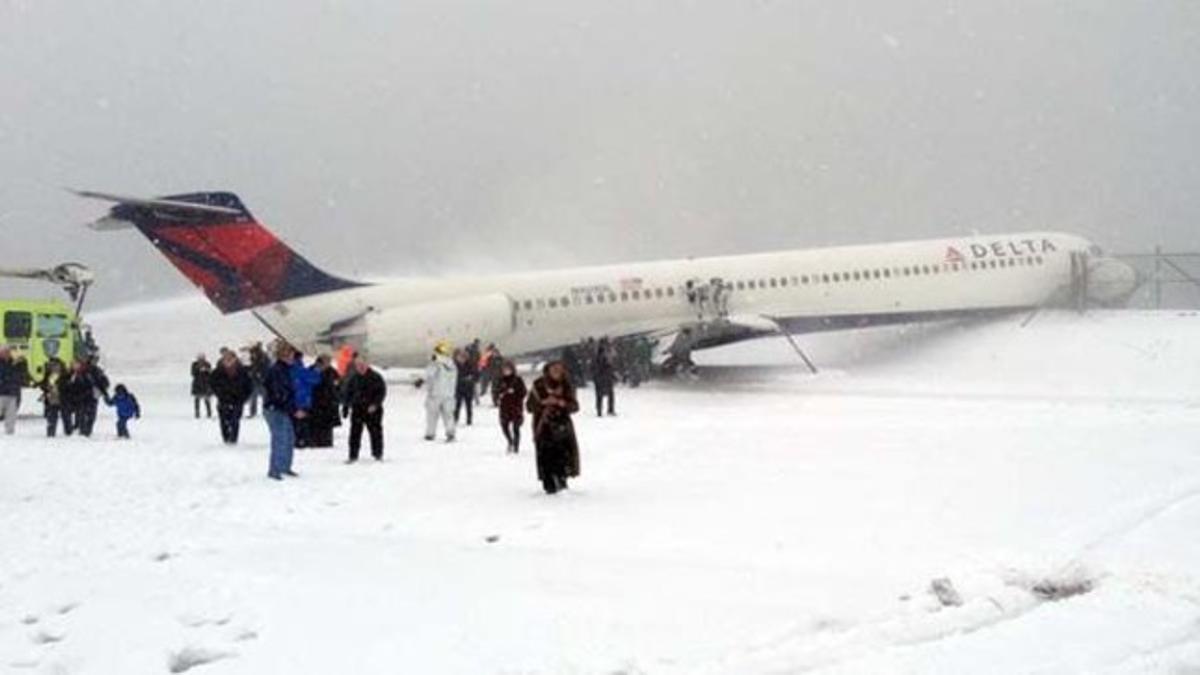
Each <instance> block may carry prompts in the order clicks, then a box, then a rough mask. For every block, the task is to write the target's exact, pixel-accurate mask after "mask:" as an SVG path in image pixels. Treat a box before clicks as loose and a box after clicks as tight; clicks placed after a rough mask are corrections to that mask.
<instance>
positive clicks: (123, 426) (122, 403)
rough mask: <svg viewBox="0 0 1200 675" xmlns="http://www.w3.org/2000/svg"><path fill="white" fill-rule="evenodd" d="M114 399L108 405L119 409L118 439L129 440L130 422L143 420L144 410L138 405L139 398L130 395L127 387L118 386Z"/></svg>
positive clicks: (109, 400)
mask: <svg viewBox="0 0 1200 675" xmlns="http://www.w3.org/2000/svg"><path fill="white" fill-rule="evenodd" d="M113 391H114V392H115V393H114V394H113V397H112V398H110V399H108V401H106V403H108V405H110V406H112V407H114V408H116V409H117V437H118V438H129V420H130V419H131V418H134V417H136V418H138V419H141V418H142V408H141V406H139V405H138V400H137V397H136V396H134V395H133V394H131V393H129V390H128V389H126V388H125V385H123V384H118V385H117V387H116V389H114V390H113Z"/></svg>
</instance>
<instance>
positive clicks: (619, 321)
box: [254, 232, 1135, 367]
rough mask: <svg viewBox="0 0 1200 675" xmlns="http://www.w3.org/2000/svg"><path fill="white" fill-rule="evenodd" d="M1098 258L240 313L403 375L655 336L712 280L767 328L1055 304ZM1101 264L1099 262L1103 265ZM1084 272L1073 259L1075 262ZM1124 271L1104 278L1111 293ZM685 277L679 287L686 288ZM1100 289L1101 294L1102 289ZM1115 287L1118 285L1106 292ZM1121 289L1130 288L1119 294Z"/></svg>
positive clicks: (676, 321)
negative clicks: (476, 356) (472, 345)
mask: <svg viewBox="0 0 1200 675" xmlns="http://www.w3.org/2000/svg"><path fill="white" fill-rule="evenodd" d="M1089 253H1090V254H1091V255H1092V258H1091V260H1092V261H1093V264H1094V263H1095V262H1096V260H1097V258H1095V256H1096V255H1097V253H1098V250H1097V249H1095V247H1093V246H1091V244H1090V243H1089V242H1088V241H1086V240H1084V239H1082V238H1080V237H1077V236H1073V235H1069V234H1061V233H1054V232H1030V233H1021V234H1013V235H1001V236H995V237H970V238H953V239H941V240H929V241H918V242H901V243H891V244H878V245H863V246H845V247H836V248H824V249H809V250H797V251H784V252H777V253H761V254H753V255H738V256H725V257H713V258H697V259H688V260H670V261H661V262H645V263H631V264H626V265H611V266H603V267H584V268H576V269H565V270H558V271H545V272H530V273H522V274H510V275H504V276H496V277H490V278H465V279H444V280H439V279H426V280H403V281H395V282H389V283H382V284H378V285H373V286H366V287H362V288H356V289H351V290H345V291H337V292H333V293H327V294H323V295H319V296H312V297H307V298H301V299H297V300H291V301H287V302H284V303H277V304H274V305H269V306H263V307H259V308H256V309H255V310H254V312H255V314H257V315H258V316H259V317H260V318H261V319H262V320H263V321H264V322H265V323H267V324H268V325H270V326H271V327H272V328H273V329H275V330H276V331H278V332H280V333H281V334H282V335H284V336H285V337H287V338H288V339H289V340H292V341H295V342H297V343H299V344H305V345H313V344H317V343H326V344H331V345H336V344H337V343H339V342H348V343H354V344H356V345H357V346H359V347H365V348H366V349H367V350H368V351H369V352H370V355H371V358H372V359H373V360H374V361H375V362H377V363H379V364H381V365H388V366H408V367H415V366H420V365H423V364H424V363H425V362H426V361H427V360H428V358H429V351H430V349H431V347H432V346H433V344H435V343H436V342H437V341H439V340H442V339H448V340H450V341H452V342H454V343H456V344H462V343H465V342H466V341H469V340H471V339H474V338H476V337H478V338H481V339H482V340H483V341H484V342H494V343H496V345H497V346H498V347H499V348H500V349H501V351H502V352H503V353H505V354H510V355H517V354H524V353H532V352H539V351H543V350H547V349H552V348H555V347H559V346H562V345H566V344H570V343H574V342H577V341H578V340H580V339H582V338H585V337H589V336H591V337H599V336H605V335H607V336H613V337H616V336H623V335H632V334H639V333H654V332H659V333H669V332H673V331H676V330H678V329H679V328H680V327H683V326H687V325H689V324H696V323H698V322H704V321H710V320H714V319H717V318H718V317H717V316H716V314H715V311H716V310H715V309H714V307H715V303H711V304H708V305H707V307H708V309H706V306H705V305H702V304H698V303H697V302H695V299H696V298H695V295H696V289H698V288H701V287H704V288H705V289H706V292H707V291H708V289H710V288H711V287H708V286H703V285H704V284H707V283H709V282H712V281H713V280H721V284H722V285H723V286H724V287H725V288H727V289H728V290H727V291H725V292H724V293H725V298H726V299H725V300H724V302H723V303H722V312H721V314H722V316H723V317H724V318H725V320H728V321H730V322H732V323H734V324H737V323H739V322H740V321H743V320H745V321H749V322H753V321H761V320H763V319H767V320H770V321H772V322H776V323H778V325H781V326H789V325H790V326H794V327H796V328H794V329H795V330H797V331H801V330H807V329H806V328H803V326H809V325H815V324H816V323H819V322H820V321H822V320H834V321H837V320H841V324H845V323H847V320H849V322H853V321H855V320H857V319H861V320H862V321H863V323H864V324H867V323H871V322H872V319H877V318H880V317H893V318H894V319H895V320H900V321H903V320H920V319H922V318H928V317H930V316H940V315H946V314H951V313H955V312H966V311H975V310H1002V309H1020V308H1033V307H1040V306H1045V305H1048V304H1052V303H1054V302H1056V301H1059V300H1063V299H1066V298H1067V297H1068V296H1069V294H1070V292H1071V289H1072V288H1073V287H1075V286H1078V284H1079V283H1080V280H1081V279H1083V280H1085V283H1086V279H1087V276H1086V274H1082V273H1081V269H1080V265H1081V263H1080V261H1081V260H1087V259H1088V255H1089ZM1103 260H1104V261H1106V262H1114V261H1111V259H1103ZM1086 265H1087V263H1083V266H1084V267H1086ZM1126 276H1128V281H1129V283H1135V282H1133V281H1132V274H1130V275H1124V274H1123V273H1118V274H1117V277H1120V280H1121V281H1120V283H1121V285H1126V284H1125V281H1126ZM689 282H691V284H692V285H691V287H690V288H689ZM1110 290H1111V289H1110ZM1118 290H1123V289H1118ZM1130 290H1131V289H1130Z"/></svg>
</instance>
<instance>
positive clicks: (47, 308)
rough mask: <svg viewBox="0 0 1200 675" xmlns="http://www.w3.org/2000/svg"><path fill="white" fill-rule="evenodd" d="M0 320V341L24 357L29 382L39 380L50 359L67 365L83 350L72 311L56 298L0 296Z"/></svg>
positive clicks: (20, 356)
mask: <svg viewBox="0 0 1200 675" xmlns="http://www.w3.org/2000/svg"><path fill="white" fill-rule="evenodd" d="M0 323H2V324H3V328H4V336H3V337H2V338H0V344H5V345H8V346H9V348H10V349H11V350H12V352H13V355H14V357H15V358H17V359H24V360H25V363H26V365H27V367H28V369H29V381H30V383H31V384H32V383H36V382H40V381H41V379H42V376H43V375H44V374H45V373H46V364H47V363H49V362H50V361H51V360H52V359H58V360H60V361H62V362H63V364H64V365H69V364H70V363H71V362H72V361H74V360H75V358H76V357H77V356H79V355H81V354H84V353H85V351H86V348H85V342H84V340H83V336H82V333H81V331H80V327H79V320H78V318H77V317H76V316H75V312H74V311H73V310H71V309H70V308H69V307H67V306H66V304H64V303H62V302H59V301H57V300H0Z"/></svg>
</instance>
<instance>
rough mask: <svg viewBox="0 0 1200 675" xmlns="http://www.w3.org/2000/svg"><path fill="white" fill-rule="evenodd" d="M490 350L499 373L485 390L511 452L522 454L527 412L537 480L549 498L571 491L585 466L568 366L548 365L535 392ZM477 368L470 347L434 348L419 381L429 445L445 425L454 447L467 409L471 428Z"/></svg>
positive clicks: (491, 363)
mask: <svg viewBox="0 0 1200 675" xmlns="http://www.w3.org/2000/svg"><path fill="white" fill-rule="evenodd" d="M490 350H491V351H492V354H491V356H490V357H489V358H488V360H487V361H486V364H487V365H488V366H490V367H492V368H494V374H493V375H491V376H490V377H489V379H488V382H487V387H486V389H487V390H488V391H490V393H491V397H492V402H493V404H494V405H495V407H496V408H497V410H498V411H499V421H500V429H501V431H502V432H503V434H504V439H505V441H506V442H507V444H508V445H507V452H509V453H510V454H519V453H520V451H521V429H522V427H523V426H524V424H525V413H526V412H528V413H530V414H531V415H532V416H533V420H532V422H533V442H534V447H535V450H536V459H537V475H538V480H539V481H541V483H542V487H543V489H544V490H545V491H546V492H547V493H548V494H554V493H556V492H558V491H560V490H564V489H566V488H567V480H568V479H569V478H574V477H576V476H578V475H579V466H580V463H579V443H578V440H577V438H576V436H575V427H574V424H573V423H572V422H571V415H574V414H575V413H577V412H579V401H578V399H577V398H576V396H575V387H574V386H573V385H572V384H571V378H570V375H569V373H568V370H567V367H566V363H565V362H564V361H562V360H555V361H552V362H550V363H548V364H546V366H545V367H544V368H543V369H542V376H541V377H540V378H538V379H537V380H535V381H534V383H533V386H532V387H526V385H525V381H524V380H523V379H522V378H521V376H520V374H519V373H518V372H517V367H516V364H515V363H513V362H512V361H508V360H505V359H504V358H503V357H502V356H501V355H500V353H499V351H496V350H495V348H494V347H491V348H490ZM485 353H486V352H485ZM476 363H478V361H477V360H475V359H474V358H473V355H472V354H471V351H470V348H469V347H468V348H466V349H460V350H454V348H453V347H452V346H451V345H450V343H448V342H444V341H443V342H440V343H438V344H437V345H436V346H435V347H434V350H433V356H432V358H431V359H430V362H429V364H428V365H427V366H426V367H425V373H424V376H423V377H422V378H421V379H420V380H418V381H417V386H418V387H424V388H425V440H426V441H434V440H436V438H437V431H438V425H439V422H440V423H441V426H442V430H443V433H444V434H445V440H446V442H447V443H453V442H454V440H455V433H456V429H457V420H458V414H457V413H458V412H459V411H460V410H462V409H463V407H464V405H465V406H467V408H466V409H467V410H468V415H467V423H468V424H470V423H471V413H470V411H471V407H470V406H472V405H473V404H474V402H475V400H476V399H477V397H478V395H479V392H480V388H479V387H477V386H476V384H475V380H474V379H473V378H474V376H475V373H477V372H479V371H477V370H476V368H475V367H474V366H475V364H476ZM610 400H611V399H610Z"/></svg>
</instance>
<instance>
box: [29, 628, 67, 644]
mask: <svg viewBox="0 0 1200 675" xmlns="http://www.w3.org/2000/svg"><path fill="white" fill-rule="evenodd" d="M29 639H30V640H32V641H33V644H35V645H52V644H55V643H58V642H62V641H63V640H65V639H67V636H66V634H65V633H51V632H50V631H48V630H39V631H38V632H36V633H34V634H33V635H32V636H30V638H29Z"/></svg>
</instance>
